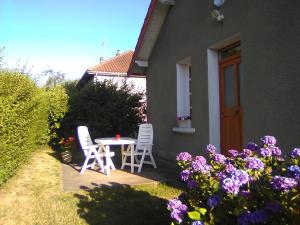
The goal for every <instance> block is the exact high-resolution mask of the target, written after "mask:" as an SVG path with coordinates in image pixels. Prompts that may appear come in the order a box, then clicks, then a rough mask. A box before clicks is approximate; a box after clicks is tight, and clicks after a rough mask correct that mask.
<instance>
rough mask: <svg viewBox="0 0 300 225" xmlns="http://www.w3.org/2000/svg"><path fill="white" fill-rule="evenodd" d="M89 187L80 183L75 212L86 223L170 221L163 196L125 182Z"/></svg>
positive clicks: (134, 224) (148, 224)
mask: <svg viewBox="0 0 300 225" xmlns="http://www.w3.org/2000/svg"><path fill="white" fill-rule="evenodd" d="M93 185H94V186H95V187H94V188H92V189H90V188H87V187H81V188H82V190H84V191H85V194H84V195H81V194H75V197H77V198H78V199H79V203H78V207H79V210H78V214H79V215H80V217H81V218H83V219H84V220H85V221H86V222H87V223H88V224H99V225H100V224H101V225H108V224H109V225H155V224H157V225H163V224H170V219H169V213H168V211H167V209H166V205H167V200H165V199H161V198H158V197H156V196H151V195H150V194H149V193H147V192H144V191H137V190H134V189H133V188H131V187H130V186H128V185H121V184H118V183H111V185H112V186H108V185H101V186H99V185H97V184H93Z"/></svg>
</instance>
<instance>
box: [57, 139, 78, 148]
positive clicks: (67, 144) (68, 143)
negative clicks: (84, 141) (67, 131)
mask: <svg viewBox="0 0 300 225" xmlns="http://www.w3.org/2000/svg"><path fill="white" fill-rule="evenodd" d="M74 141H75V138H74V137H69V138H67V139H65V138H61V139H60V141H59V144H60V146H61V149H62V150H63V151H66V150H71V148H72V144H73V142H74Z"/></svg>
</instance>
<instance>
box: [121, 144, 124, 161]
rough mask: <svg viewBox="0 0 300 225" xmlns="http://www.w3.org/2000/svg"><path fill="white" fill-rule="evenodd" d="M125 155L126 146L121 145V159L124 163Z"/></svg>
mask: <svg viewBox="0 0 300 225" xmlns="http://www.w3.org/2000/svg"><path fill="white" fill-rule="evenodd" d="M123 153H124V145H121V159H122V162H123V158H124V156H123Z"/></svg>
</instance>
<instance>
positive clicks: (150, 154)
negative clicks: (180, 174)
mask: <svg viewBox="0 0 300 225" xmlns="http://www.w3.org/2000/svg"><path fill="white" fill-rule="evenodd" d="M149 156H150V160H151V162H152V165H153V167H154V168H155V169H156V168H157V166H156V163H155V161H154V158H153V155H152V153H151V152H149Z"/></svg>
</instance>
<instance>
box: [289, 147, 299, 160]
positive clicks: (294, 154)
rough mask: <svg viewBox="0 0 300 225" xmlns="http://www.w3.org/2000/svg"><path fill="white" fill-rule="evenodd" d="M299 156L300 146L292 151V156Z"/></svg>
mask: <svg viewBox="0 0 300 225" xmlns="http://www.w3.org/2000/svg"><path fill="white" fill-rule="evenodd" d="M299 156H300V148H294V149H293V151H292V152H291V157H292V158H293V159H295V158H297V157H299Z"/></svg>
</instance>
